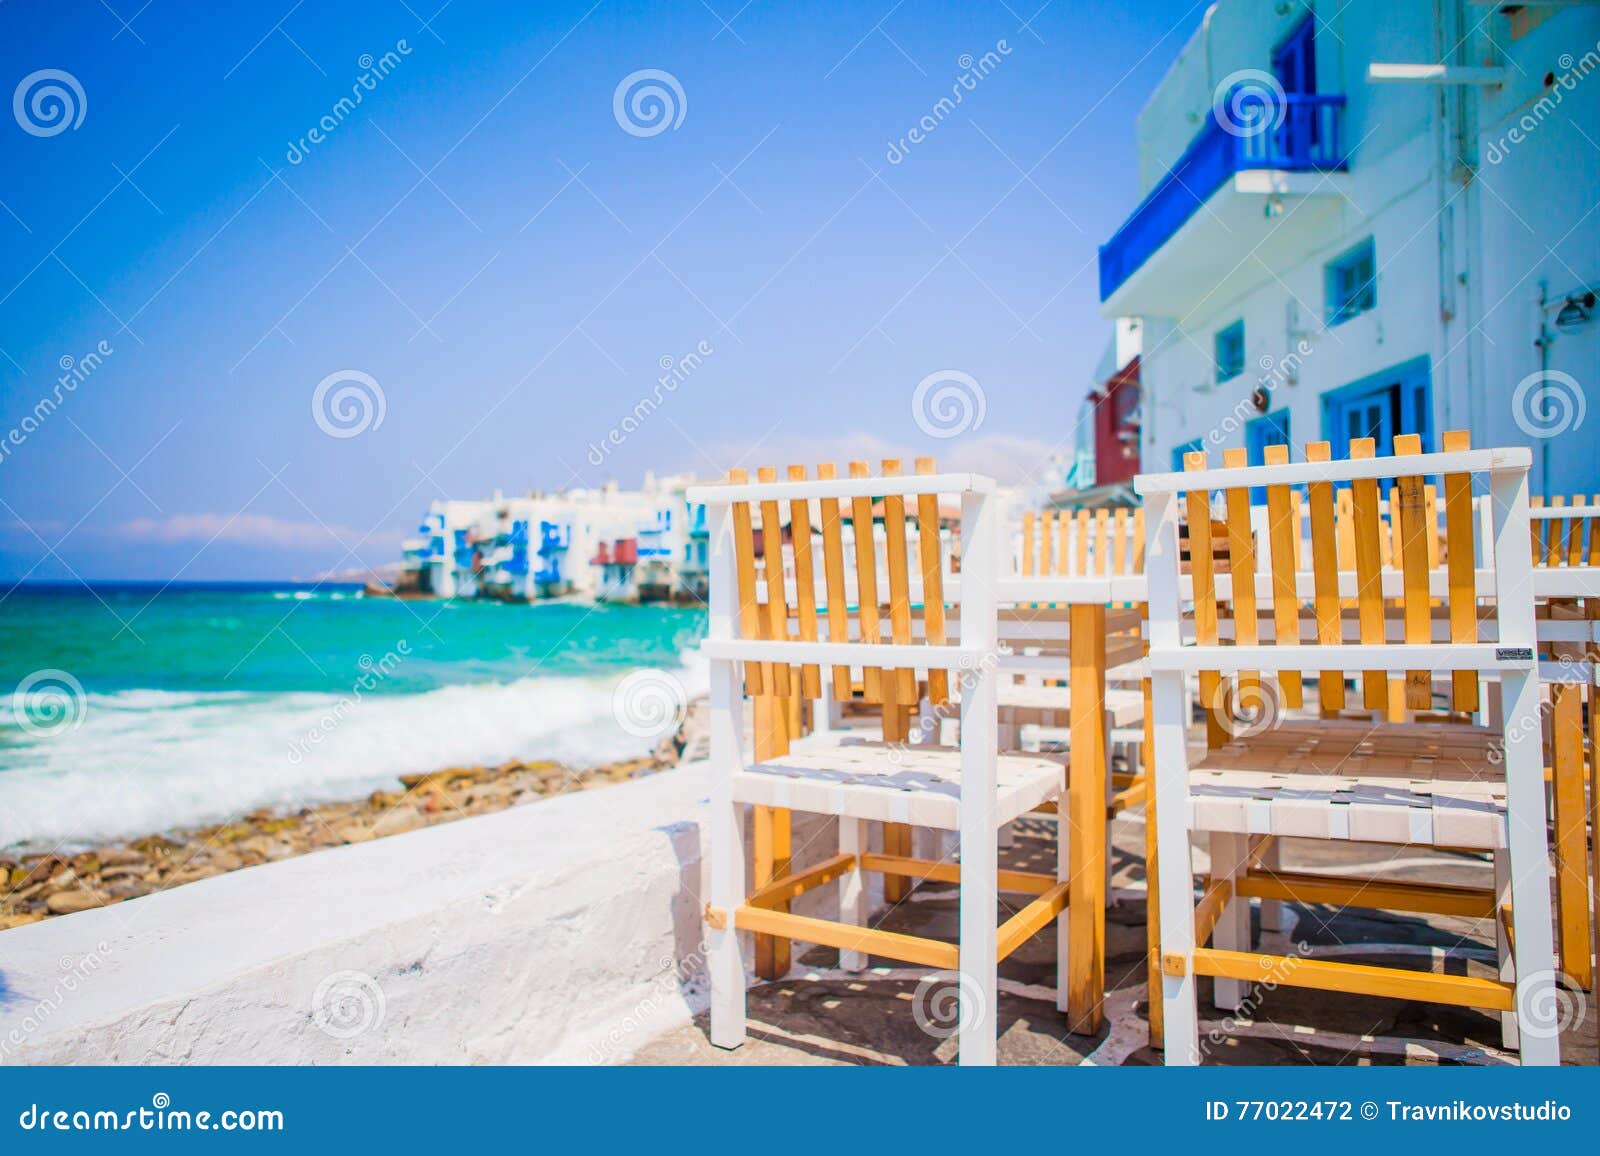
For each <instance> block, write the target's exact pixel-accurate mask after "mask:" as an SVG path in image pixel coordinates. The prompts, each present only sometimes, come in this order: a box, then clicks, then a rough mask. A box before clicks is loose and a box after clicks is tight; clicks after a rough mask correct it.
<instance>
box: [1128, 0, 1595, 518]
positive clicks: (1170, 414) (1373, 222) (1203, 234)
mask: <svg viewBox="0 0 1600 1156" xmlns="http://www.w3.org/2000/svg"><path fill="white" fill-rule="evenodd" d="M1137 138H1138V149H1139V174H1140V184H1141V189H1140V193H1141V195H1142V197H1143V199H1142V200H1141V201H1139V202H1138V204H1137V206H1136V207H1134V206H1132V205H1130V208H1131V210H1132V211H1131V213H1130V215H1129V216H1128V218H1127V220H1126V221H1125V223H1124V224H1123V225H1122V227H1121V228H1120V229H1119V230H1118V231H1117V233H1116V235H1115V236H1113V237H1112V238H1111V240H1110V241H1108V242H1107V243H1106V244H1105V245H1103V246H1102V247H1101V250H1100V295H1101V300H1102V307H1101V311H1102V314H1103V316H1105V317H1107V318H1117V319H1123V320H1124V321H1125V322H1131V323H1133V324H1135V325H1137V327H1138V329H1139V331H1140V332H1139V336H1140V339H1141V344H1142V355H1141V357H1140V358H1139V359H1138V362H1137V369H1136V371H1135V372H1136V375H1137V379H1138V385H1137V395H1134V394H1133V393H1132V391H1128V392H1127V397H1126V401H1127V404H1125V405H1123V406H1122V407H1121V408H1122V409H1123V410H1125V411H1126V413H1118V414H1111V415H1108V416H1107V422H1106V425H1107V427H1108V428H1107V429H1106V430H1105V431H1104V432H1105V434H1106V437H1105V438H1104V439H1102V440H1103V441H1104V443H1105V444H1104V445H1097V447H1096V448H1097V452H1098V453H1100V454H1109V453H1110V451H1111V449H1113V448H1116V449H1117V450H1118V454H1117V460H1118V462H1121V460H1122V458H1124V457H1132V458H1133V461H1134V464H1135V466H1136V468H1142V469H1144V470H1146V471H1163V470H1167V469H1171V468H1181V457H1182V454H1183V453H1184V452H1185V451H1191V450H1197V449H1205V450H1207V451H1208V452H1210V454H1211V455H1212V460H1213V461H1215V460H1216V455H1217V451H1218V450H1220V449H1225V448H1243V449H1245V450H1246V451H1247V452H1248V454H1249V460H1250V462H1251V464H1258V463H1259V462H1260V461H1261V458H1262V453H1263V450H1264V449H1265V447H1266V446H1269V445H1273V444H1283V443H1287V444H1289V445H1290V446H1291V453H1292V454H1293V455H1294V456H1295V457H1299V456H1300V452H1301V447H1303V446H1304V445H1305V443H1307V442H1310V441H1321V440H1326V441H1329V442H1331V443H1333V454H1334V456H1335V457H1336V458H1338V457H1342V456H1345V455H1346V454H1347V452H1348V447H1349V443H1350V442H1351V440H1353V439H1355V438H1360V437H1373V438H1376V439H1377V441H1378V446H1379V450H1378V452H1379V453H1384V452H1387V450H1388V447H1389V444H1390V439H1391V438H1392V436H1393V435H1395V434H1400V433H1405V434H1417V435H1419V436H1420V438H1421V442H1422V447H1423V449H1424V450H1437V449H1439V448H1440V445H1439V438H1440V435H1441V434H1442V433H1443V431H1446V430H1451V429H1466V430H1468V431H1469V432H1470V434H1471V436H1472V439H1473V442H1474V444H1477V445H1480V446H1483V445H1491V444H1493V445H1505V444H1526V445H1530V446H1532V447H1533V450H1534V471H1533V476H1532V478H1531V479H1530V481H1531V484H1532V488H1533V491H1534V492H1535V493H1538V494H1549V495H1556V494H1567V495H1571V494H1574V493H1578V492H1584V491H1587V490H1589V489H1592V488H1593V486H1594V477H1595V467H1594V463H1595V459H1596V456H1597V451H1600V413H1587V412H1586V411H1587V408H1588V406H1587V400H1588V399H1587V395H1588V394H1590V393H1591V392H1592V391H1594V390H1595V389H1597V388H1600V318H1597V312H1600V310H1597V308H1596V291H1597V289H1600V211H1597V210H1596V202H1595V199H1596V191H1597V190H1600V5H1597V4H1593V3H1555V2H1552V0H1543V2H1537V0H1536V2H1531V3H1496V2H1491V0H1440V2H1438V3H1429V4H1423V3H1395V2H1394V0H1316V2H1315V3H1310V2H1307V0H1220V2H1219V3H1216V4H1214V5H1212V7H1211V8H1210V9H1209V10H1208V11H1207V13H1206V15H1205V17H1204V19H1203V21H1202V23H1201V25H1200V27H1199V29H1198V30H1197V31H1196V32H1195V34H1194V35H1193V37H1191V39H1190V40H1189V43H1188V44H1187V45H1185V46H1184V48H1183V49H1182V51H1181V52H1180V53H1179V54H1178V56H1177V59H1176V61H1174V62H1173V64H1172V65H1171V67H1170V68H1169V69H1168V70H1167V73H1166V75H1165V77H1164V78H1163V79H1162V80H1161V83H1160V84H1159V85H1158V86H1157V87H1156V89H1155V91H1154V92H1153V93H1152V94H1151V95H1150V96H1149V99H1148V100H1147V101H1146V102H1145V103H1144V107H1143V111H1142V112H1140V113H1139V114H1138V118H1137ZM1107 392H1108V391H1106V390H1105V389H1104V388H1103V387H1102V394H1101V397H1102V399H1104V398H1105V397H1106V394H1107ZM1116 398H1117V395H1116V394H1114V393H1112V394H1111V399H1110V400H1113V401H1114V400H1116ZM1130 418H1131V420H1128V419H1130ZM1119 422H1120V423H1122V424H1121V425H1120V426H1119V425H1118V423H1119ZM1121 434H1127V435H1129V436H1128V439H1127V440H1128V445H1130V446H1136V447H1137V455H1133V454H1131V453H1128V452H1126V451H1123V450H1121V448H1120V447H1114V446H1113V445H1112V440H1113V439H1114V438H1115V437H1116V436H1118V435H1121ZM1101 480H1102V481H1104V480H1105V479H1104V478H1102V479H1101Z"/></svg>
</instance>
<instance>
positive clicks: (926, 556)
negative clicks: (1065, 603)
mask: <svg viewBox="0 0 1600 1156" xmlns="http://www.w3.org/2000/svg"><path fill="white" fill-rule="evenodd" d="M915 469H916V472H917V473H918V474H921V475H924V476H927V475H930V474H932V473H933V469H934V464H933V459H932V458H918V459H917V460H916V463H915ZM917 547H918V553H919V557H920V559H921V565H922V633H923V636H924V637H925V638H926V639H927V640H928V642H929V644H930V645H932V646H943V645H944V643H945V613H944V565H943V561H942V556H943V551H942V549H941V545H940V537H939V495H938V494H918V495H917ZM1048 552H1049V549H1048V545H1047V546H1046V553H1048ZM928 700H929V702H930V703H931V704H932V705H933V706H948V705H949V704H950V672H949V671H947V670H930V671H928Z"/></svg>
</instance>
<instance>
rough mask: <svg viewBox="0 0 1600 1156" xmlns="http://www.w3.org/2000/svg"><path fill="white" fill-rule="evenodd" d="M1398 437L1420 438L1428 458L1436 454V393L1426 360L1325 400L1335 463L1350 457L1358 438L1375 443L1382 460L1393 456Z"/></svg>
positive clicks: (1374, 377)
mask: <svg viewBox="0 0 1600 1156" xmlns="http://www.w3.org/2000/svg"><path fill="white" fill-rule="evenodd" d="M1395 434H1417V435H1419V436H1420V437H1421V438H1422V452H1423V453H1429V452H1431V451H1432V449H1433V391H1432V388H1431V385H1430V378H1429V373H1428V359H1427V358H1426V357H1418V358H1414V359H1413V360H1411V361H1407V362H1405V363H1403V364H1401V365H1397V366H1395V367H1394V368H1393V369H1388V370H1385V371H1384V372H1382V373H1376V374H1373V375H1372V376H1371V377H1366V378H1362V379H1361V380H1360V381H1356V382H1352V383H1351V384H1349V385H1347V386H1344V387H1343V388H1341V389H1336V390H1332V391H1330V392H1329V393H1325V394H1323V395H1322V435H1323V437H1325V438H1326V439H1327V440H1328V442H1329V443H1330V444H1331V448H1332V450H1333V457H1334V460H1335V461H1338V460H1339V459H1341V458H1348V457H1349V456H1350V443H1351V442H1352V441H1354V440H1355V439H1356V438H1372V439H1373V440H1374V441H1375V442H1376V443H1377V446H1376V449H1377V452H1378V455H1379V456H1380V457H1382V456H1384V455H1386V454H1391V453H1393V452H1394V435H1395Z"/></svg>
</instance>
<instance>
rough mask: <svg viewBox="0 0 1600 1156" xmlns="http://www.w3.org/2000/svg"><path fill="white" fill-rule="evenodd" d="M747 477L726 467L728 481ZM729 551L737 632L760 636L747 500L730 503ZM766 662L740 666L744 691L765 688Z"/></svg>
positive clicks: (762, 615)
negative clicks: (735, 566) (736, 591)
mask: <svg viewBox="0 0 1600 1156" xmlns="http://www.w3.org/2000/svg"><path fill="white" fill-rule="evenodd" d="M749 480H750V473H749V471H748V470H729V471H728V481H729V482H730V483H732V484H733V485H740V484H742V483H744V482H748V481H749ZM733 552H734V556H735V559H736V561H737V564H738V585H739V633H740V634H742V635H744V636H745V637H746V638H760V637H761V636H762V621H763V619H764V618H765V611H764V610H763V609H762V608H761V606H760V605H759V604H758V603H757V602H756V546H755V531H754V529H753V528H752V527H751V524H750V504H749V503H748V502H737V503H735V504H734V507H733ZM767 666H768V664H767V663H764V662H747V663H745V667H744V692H745V694H748V695H750V696H751V697H754V696H756V695H758V694H761V693H762V692H763V691H764V690H765V689H766V684H767V678H766V673H767Z"/></svg>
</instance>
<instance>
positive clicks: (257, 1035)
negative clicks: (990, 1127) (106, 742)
mask: <svg viewBox="0 0 1600 1156" xmlns="http://www.w3.org/2000/svg"><path fill="white" fill-rule="evenodd" d="M707 774H708V771H707V767H706V765H705V764H704V763H699V764H686V765H684V766H682V767H678V768H675V769H673V770H671V771H667V772H663V773H661V774H657V775H652V776H650V777H648V778H644V779H638V780H634V781H632V782H629V783H625V784H621V785H618V786H614V787H608V788H603V789H600V790H593V791H585V792H581V793H578V794H572V795H563V796H558V797H556V798H553V799H547V800H544V801H542V802H538V803H534V804H530V805H527V806H523V807H518V808H514V809H512V810H509V811H503V812H500V813H498V814H494V815H486V816H482V817H478V818H473V819H464V820H461V821H460V822H456V823H448V824H444V825H442V826H438V827H432V828H428V829H425V830H420V831H413V832H410V833H407V834H404V835H397V836H393V837H390V838H386V839H378V840H374V841H372V842H369V843H363V844H358V845H353V846H348V847H341V848H337V849H334V850H329V851H320V852H317V853H314V854H311V855H305V856H302V857H300V858H297V859H289V860H284V861H282V862H278V863H270V864H266V865H263V866H260V867H252V868H248V869H246V870H243V871H236V872H233V873H232V874H228V875H223V876H219V877H217V878H214V879H208V880H204V881H201V882H198V883H192V884H189V885H187V886H184V887H179V888H176V889H174V890H172V891H166V892H162V893H160V894H156V895H150V896H145V897H143V898H140V899H135V900H130V901H128V902H126V903H120V904H116V905H113V906H110V907H105V908H100V909H98V910H95V911H88V912H83V913H81V914H78V915H69V916H65V917H62V918H58V919H52V920H47V921H46V922H43V923H38V924H33V925H31V926H28V927H22V928H16V929H13V930H11V931H7V932H4V933H0V1063H5V1064H16V1063H35V1064H45V1063H66V1064H81V1063H142V1064H150V1063H156V1064H160V1063H198V1064H233V1063H242V1064H318V1063H364V1064H370V1063H379V1064H392V1063H405V1064H458V1063H577V1064H590V1063H613V1062H617V1061H619V1060H622V1059H625V1058H626V1057H627V1056H628V1055H629V1054H630V1053H631V1052H632V1051H634V1050H636V1049H637V1048H639V1047H641V1046H643V1045H644V1044H645V1043H648V1042H649V1041H650V1040H652V1039H654V1038H655V1037H656V1036H659V1035H661V1034H663V1033H665V1032H667V1031H670V1030H672V1029H674V1028H677V1027H680V1026H682V1025H683V1024H685V1023H687V1022H688V1021H689V1019H690V1017H691V1016H692V1015H693V1014H694V1013H695V1012H697V1011H700V1010H702V1009H703V1008H704V1006H705V1003H706V989H705V980H704V962H703V948H702V938H701V927H702V911H703V906H704V905H703V900H702V899H701V894H702V873H703V869H704V864H703V862H702V845H701V827H700V819H701V813H702V810H703V808H704V802H705V797H706V791H707V785H708V781H707ZM795 819H796V822H795V833H794V846H795V861H796V866H805V865H808V864H810V863H813V862H816V861H818V860H821V859H824V858H827V857H828V856H829V855H832V854H833V853H834V852H835V851H836V850H837V846H838V844H837V838H836V834H835V831H834V825H833V823H832V821H831V820H823V819H819V818H817V817H812V816H801V815H797V816H796V817H795ZM874 898H875V899H879V900H881V884H879V885H878V886H877V888H876V890H875V893H874ZM835 903H836V899H835V897H834V895H833V888H823V889H820V890H819V891H817V892H815V893H813V894H811V895H807V896H805V897H803V900H802V902H801V903H799V904H797V905H796V910H798V911H801V912H802V913H805V914H828V915H831V914H833V913H834V910H835V908H834V905H835ZM746 948H747V951H748V949H749V945H748V943H747V944H746ZM801 950H803V948H800V947H797V948H796V955H798V954H799V952H800V951H801ZM319 989H320V990H321V991H322V996H321V998H320V1000H319V995H318V993H319ZM341 997H342V998H341ZM319 1006H320V1008H321V1009H322V1011H323V1017H324V1018H323V1020H322V1022H321V1023H319V1020H318V1008H319Z"/></svg>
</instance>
